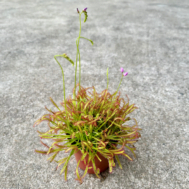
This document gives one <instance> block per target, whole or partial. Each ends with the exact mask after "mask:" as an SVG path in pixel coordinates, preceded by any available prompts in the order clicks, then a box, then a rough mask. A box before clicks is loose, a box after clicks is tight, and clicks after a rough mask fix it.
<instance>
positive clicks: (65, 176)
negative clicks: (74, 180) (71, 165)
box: [64, 166, 68, 180]
mask: <svg viewBox="0 0 189 189" xmlns="http://www.w3.org/2000/svg"><path fill="white" fill-rule="evenodd" d="M67 172H68V166H66V169H65V175H64V179H65V180H67Z"/></svg>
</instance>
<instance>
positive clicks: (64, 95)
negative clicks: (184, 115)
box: [54, 55, 66, 102]
mask: <svg viewBox="0 0 189 189" xmlns="http://www.w3.org/2000/svg"><path fill="white" fill-rule="evenodd" d="M58 56H61V55H55V56H54V59H55V60H56V62H57V63H58V65H59V66H60V69H61V71H62V79H63V97H64V102H65V101H66V94H65V81H64V71H63V68H62V66H61V65H60V63H59V62H58V60H57V59H56V57H58ZM61 57H62V56H61Z"/></svg>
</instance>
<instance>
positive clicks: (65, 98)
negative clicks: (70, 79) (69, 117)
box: [54, 55, 70, 128]
mask: <svg viewBox="0 0 189 189" xmlns="http://www.w3.org/2000/svg"><path fill="white" fill-rule="evenodd" d="M58 56H61V57H62V55H55V56H54V59H55V60H56V62H57V63H58V65H59V66H60V69H61V71H62V79H63V96H64V105H65V112H66V114H67V107H66V94H65V81H64V71H63V68H62V66H61V65H60V63H59V62H58V60H57V59H56V57H58ZM66 124H67V126H68V128H70V127H69V124H68V121H66Z"/></svg>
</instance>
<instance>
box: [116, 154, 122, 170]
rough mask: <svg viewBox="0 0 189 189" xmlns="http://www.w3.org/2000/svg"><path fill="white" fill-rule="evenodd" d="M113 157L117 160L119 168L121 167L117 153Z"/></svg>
mask: <svg viewBox="0 0 189 189" xmlns="http://www.w3.org/2000/svg"><path fill="white" fill-rule="evenodd" d="M115 158H116V160H117V162H118V164H119V167H120V169H123V167H122V165H121V162H120V161H119V157H118V155H115Z"/></svg>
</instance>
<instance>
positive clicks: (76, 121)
mask: <svg viewBox="0 0 189 189" xmlns="http://www.w3.org/2000/svg"><path fill="white" fill-rule="evenodd" d="M77 12H78V14H79V24H80V28H79V36H78V38H77V39H76V48H77V53H76V60H75V62H74V61H73V60H72V59H70V57H68V55H67V54H62V55H55V56H54V58H55V60H56V62H57V63H58V65H59V66H60V68H61V71H62V77H63V97H64V100H63V102H61V103H60V106H58V105H57V104H56V103H55V102H54V101H53V99H52V98H50V100H51V102H52V103H53V105H54V106H55V108H56V109H57V111H52V110H51V109H48V108H47V107H45V108H46V110H47V111H48V113H47V114H45V115H43V116H42V117H41V118H40V119H39V120H37V121H36V122H35V123H34V126H36V125H38V124H39V123H41V122H43V121H47V123H48V127H49V130H48V131H47V132H40V131H38V133H39V136H40V138H41V139H50V140H51V141H52V144H51V146H48V145H47V144H45V143H44V142H42V141H41V143H42V144H43V145H44V146H45V147H46V148H47V150H46V151H42V150H35V151H36V152H38V153H42V154H47V155H48V154H52V156H50V157H49V158H48V160H50V162H52V161H53V160H54V161H56V162H57V163H58V165H57V168H58V167H60V166H62V168H61V171H60V173H61V174H62V173H63V172H65V180H66V179H67V172H68V162H69V160H70V158H71V156H72V155H73V154H74V153H76V152H77V151H79V150H80V151H81V152H82V154H83V155H82V157H81V159H80V160H79V161H78V163H77V167H76V176H77V178H76V179H77V180H78V181H80V182H82V179H83V178H84V176H85V175H86V173H87V172H88V170H89V169H92V168H93V169H94V172H95V174H96V176H97V177H98V178H100V177H99V172H100V170H99V169H98V168H96V166H95V161H94V158H95V157H97V158H98V159H99V161H101V159H100V158H99V156H98V155H97V153H100V154H102V155H103V156H104V157H105V158H107V159H108V162H109V172H110V173H111V172H112V168H113V167H114V166H115V159H116V160H117V162H118V165H119V167H120V168H121V169H122V165H121V163H120V160H119V156H120V155H122V156H125V157H126V158H128V159H129V160H131V161H132V160H133V159H132V157H130V156H129V155H128V153H127V152H126V149H128V150H129V151H131V152H132V154H133V156H135V153H134V151H135V147H134V144H135V143H136V142H137V140H138V139H139V137H140V133H139V130H140V129H139V128H138V127H137V121H136V120H135V119H134V118H130V117H129V116H128V115H129V114H130V113H131V112H133V111H134V110H135V109H136V108H137V107H136V106H135V105H134V104H131V105H130V104H129V99H128V97H127V99H128V100H127V102H125V100H124V99H123V98H121V95H120V92H119V87H120V85H121V82H122V79H123V77H124V76H126V75H127V74H128V73H127V72H125V73H124V70H123V68H121V70H120V72H121V73H120V75H121V79H120V83H119V84H118V88H117V90H116V91H115V92H114V93H113V94H110V92H109V91H108V85H109V79H108V69H107V88H106V89H104V90H103V91H102V92H101V93H97V91H96V89H95V87H94V86H92V87H88V88H84V87H82V86H81V59H80V51H79V42H80V39H84V40H88V41H89V42H90V43H91V44H92V45H93V41H92V40H90V39H87V38H85V37H82V36H81V16H82V14H83V15H84V22H86V21H87V18H88V15H87V8H85V9H84V10H82V11H81V12H80V11H79V10H78V9H77ZM58 57H63V58H65V59H67V60H68V61H69V62H70V63H71V64H72V65H73V66H74V68H75V83H74V87H73V96H72V97H71V96H69V97H68V98H66V94H65V80H64V71H63V68H62V66H61V64H60V63H59V61H58V59H57V58H58ZM78 69H79V83H76V81H77V70H78ZM131 119H133V120H134V122H135V124H134V125H133V126H129V125H128V124H127V122H128V121H129V120H131ZM118 145H121V147H118ZM61 151H64V152H69V155H68V156H67V157H65V158H63V159H60V160H55V158H56V156H57V155H58V154H59V153H60V152H61ZM87 155H88V157H89V158H88V161H86V160H85V157H86V156H87ZM81 161H84V162H85V164H86V169H85V171H84V174H83V175H82V176H80V175H79V171H78V168H79V164H80V162H81ZM89 163H92V165H93V166H92V167H90V166H89Z"/></svg>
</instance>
